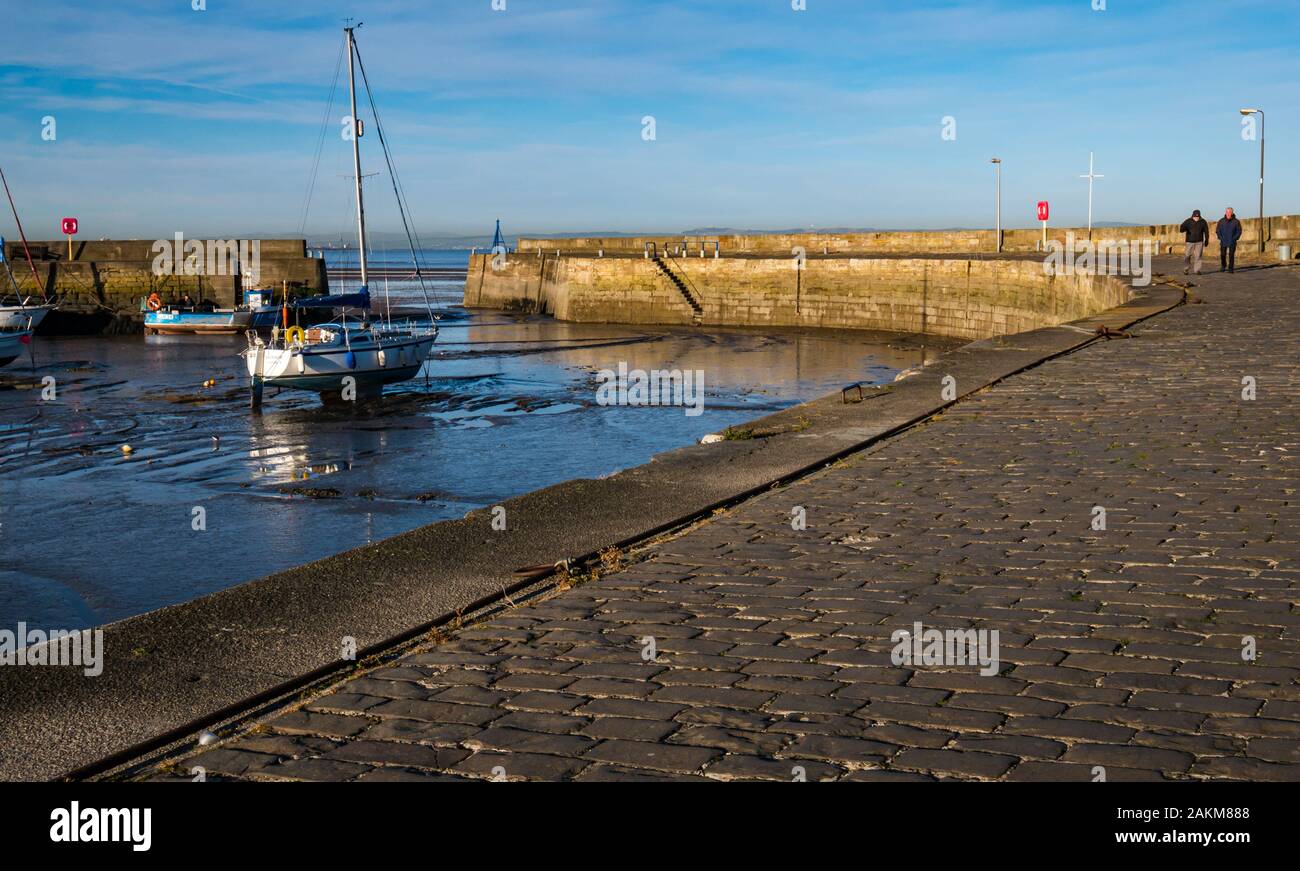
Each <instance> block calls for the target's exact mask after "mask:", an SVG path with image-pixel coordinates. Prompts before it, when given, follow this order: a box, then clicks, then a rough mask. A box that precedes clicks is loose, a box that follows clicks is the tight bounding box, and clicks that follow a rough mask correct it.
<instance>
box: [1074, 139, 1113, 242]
mask: <svg viewBox="0 0 1300 871" xmlns="http://www.w3.org/2000/svg"><path fill="white" fill-rule="evenodd" d="M1105 177H1106V176H1104V175H1098V174H1097V173H1095V172H1093V171H1092V152H1091V151H1089V152H1088V174H1087V175H1081V176H1079V178H1086V179H1087V180H1088V238H1089V239H1091V238H1092V180H1093V179H1095V178H1105Z"/></svg>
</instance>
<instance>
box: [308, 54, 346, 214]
mask: <svg viewBox="0 0 1300 871" xmlns="http://www.w3.org/2000/svg"><path fill="white" fill-rule="evenodd" d="M345 44H346V42H345ZM342 69H343V46H339V56H338V60H336V61H335V63H334V81H333V82H332V83H331V84H330V96H329V100H328V101H326V103H325V114H324V116H323V117H322V118H321V124H320V136H319V137H318V138H317V140H316V155H315V157H314V158H313V159H312V164H311V178H310V179H309V181H308V183H307V194H306V196H305V197H304V198H303V204H302V222H301V223H299V224H298V232H299V233H300V234H305V233H306V232H307V213H308V212H309V211H310V210H311V198H312V194H313V193H314V192H315V190H316V174H317V172H318V170H319V169H320V158H321V153H322V152H323V151H324V150H325V134H326V132H327V131H328V129H329V121H330V113H331V112H332V111H333V109H334V94H335V92H337V90H338V86H339V73H340V71H341V70H342Z"/></svg>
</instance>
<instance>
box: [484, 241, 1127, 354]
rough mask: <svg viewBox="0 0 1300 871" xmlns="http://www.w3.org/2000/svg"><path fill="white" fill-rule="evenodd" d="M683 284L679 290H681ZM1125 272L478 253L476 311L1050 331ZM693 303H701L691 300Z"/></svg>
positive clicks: (1117, 298)
mask: <svg viewBox="0 0 1300 871" xmlns="http://www.w3.org/2000/svg"><path fill="white" fill-rule="evenodd" d="M679 282H680V286H679ZM1129 295H1130V291H1129V284H1128V281H1127V279H1121V278H1117V277H1111V276H1106V275H1078V274H1074V275H1049V274H1048V273H1047V272H1046V271H1045V270H1044V268H1043V264H1042V262H1040V261H1038V260H985V259H977V258H963V257H951V258H923V257H917V258H881V257H876V258H873V257H830V258H809V259H807V260H806V261H804V262H803V264H802V266H801V267H797V266H796V264H795V262H794V261H793V260H792V259H791V258H790V257H788V256H786V257H744V258H732V257H720V258H717V259H714V258H712V257H705V258H682V259H675V258H665V259H664V260H663V261H662V265H661V264H660V262H657V261H655V260H652V259H645V258H643V257H637V256H623V257H591V256H568V255H564V254H560V255H555V254H550V255H546V254H541V255H539V254H537V253H532V254H527V253H524V254H511V255H506V256H497V257H495V258H494V257H493V255H490V254H483V255H475V256H474V257H473V258H472V259H471V262H470V268H469V275H468V277H467V279H466V282H465V297H464V302H465V305H466V306H469V307H484V308H500V309H510V310H519V311H530V312H543V313H546V314H551V315H554V316H555V317H557V318H560V319H561V320H571V321H583V322H604V323H631V324H692V323H698V324H710V325H717V326H755V327H757V326H782V327H789V326H804V327H834V328H849V329H870V330H890V331H896V332H912V333H928V334H934V335H941V336H951V337H955V338H964V339H982V338H988V337H989V336H995V335H1002V334H1006V333H1015V332H1020V331H1023V330H1032V329H1037V328H1039V327H1044V326H1053V325H1055V324H1059V323H1064V322H1066V321H1071V320H1076V319H1078V318H1082V317H1087V316H1089V315H1092V314H1095V313H1097V312H1101V311H1105V310H1106V309H1109V308H1113V307H1115V306H1117V305H1122V304H1123V303H1125V302H1127V301H1128V299H1129ZM692 301H693V302H694V305H693V304H692Z"/></svg>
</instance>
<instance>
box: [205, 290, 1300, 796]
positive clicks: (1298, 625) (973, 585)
mask: <svg viewBox="0 0 1300 871" xmlns="http://www.w3.org/2000/svg"><path fill="white" fill-rule="evenodd" d="M1197 281H1198V285H1199V286H1198V287H1197V288H1196V289H1195V290H1194V293H1195V294H1196V295H1198V296H1199V297H1200V298H1201V299H1202V300H1203V302H1200V303H1195V304H1190V305H1186V306H1183V307H1181V308H1177V309H1174V310H1173V311H1171V312H1169V313H1166V314H1164V315H1161V316H1159V317H1157V318H1155V319H1153V320H1150V321H1147V322H1145V323H1143V324H1141V325H1139V326H1138V327H1137V328H1135V330H1134V333H1135V335H1134V337H1133V338H1129V339H1115V340H1112V341H1105V342H1098V343H1096V344H1093V345H1091V346H1089V347H1087V348H1085V349H1083V350H1081V351H1078V352H1076V353H1073V354H1070V355H1068V356H1066V357H1062V358H1059V359H1057V360H1054V361H1050V362H1048V363H1045V364H1043V365H1041V366H1039V367H1037V368H1035V369H1032V370H1030V371H1028V372H1025V373H1022V374H1020V375H1017V376H1015V377H1013V378H1011V379H1008V380H1007V381H1004V382H1003V383H1001V384H999V385H997V386H996V387H994V388H992V389H990V390H987V391H985V392H983V393H981V394H979V395H977V396H975V397H974V398H972V399H970V400H968V401H965V402H962V403H959V404H958V405H957V406H955V407H954V408H953V409H951V410H950V411H948V412H947V413H945V414H943V415H942V416H940V417H938V418H937V419H935V420H934V421H933V422H931V423H929V424H927V425H925V426H923V427H921V428H918V429H915V430H913V431H911V432H908V433H905V434H903V435H901V436H899V437H896V438H894V439H891V440H889V441H887V442H884V443H882V444H880V445H877V446H876V447H875V448H873V449H870V450H867V451H864V452H862V453H861V454H858V455H855V456H854V457H852V458H850V459H849V460H847V461H845V462H842V463H840V464H837V465H836V466H834V467H832V468H830V469H827V470H825V471H824V472H821V473H818V474H817V475H814V476H812V477H809V478H806V479H804V480H802V481H800V482H798V483H796V484H794V485H792V486H790V487H787V488H784V489H781V490H776V491H772V492H770V493H768V494H766V495H764V496H762V497H760V498H756V499H753V500H751V501H749V502H747V503H745V504H743V505H741V506H739V507H738V508H736V509H735V510H733V511H731V512H729V513H727V514H725V515H721V516H719V517H717V518H716V519H715V520H713V521H712V522H710V523H707V524H705V525H702V526H700V527H698V528H696V529H694V530H693V531H691V532H689V533H687V534H685V535H682V536H680V537H678V538H676V539H673V540H670V541H667V542H665V543H662V544H659V545H657V546H655V547H654V548H652V549H651V550H650V551H649V555H648V558H647V559H645V560H643V561H641V562H638V563H636V564H634V565H632V566H630V567H628V568H627V569H625V570H623V571H620V572H616V573H614V574H610V575H607V576H606V577H604V578H602V579H600V580H598V581H595V582H593V583H589V584H586V585H581V586H578V587H574V588H572V589H569V590H567V591H565V592H564V593H562V594H559V595H558V596H555V597H553V598H551V599H549V600H547V601H544V602H541V603H538V604H535V605H532V606H529V607H521V608H519V609H517V610H514V611H512V612H509V613H508V614H506V615H504V616H500V617H498V618H495V619H492V620H491V621H489V622H487V623H485V624H482V625H480V626H477V627H472V628H470V629H467V630H464V631H461V632H459V633H456V634H455V635H453V636H452V637H451V639H450V640H449V641H448V642H446V643H444V644H442V645H441V646H438V647H436V648H433V649H431V650H428V651H426V652H421V653H415V654H411V655H408V656H406V657H404V658H402V659H400V660H397V661H394V662H393V663H391V664H389V665H387V666H384V667H381V668H379V669H378V670H376V671H373V672H371V673H369V674H368V675H366V676H364V677H360V678H354V679H351V680H348V681H346V682H345V683H342V684H340V685H339V686H337V687H336V688H334V689H333V690H332V691H331V692H329V693H328V694H325V695H323V696H321V697H319V698H316V699H315V700H314V701H312V702H311V703H309V704H308V705H306V706H305V707H303V708H302V709H299V710H294V711H291V712H288V713H284V714H282V715H280V716H278V717H277V718H276V719H274V720H273V721H271V722H270V723H269V724H267V725H266V726H264V727H261V728H260V729H259V730H258V731H257V732H255V733H253V734H249V735H246V736H243V737H239V738H236V739H233V740H232V741H230V742H227V743H225V744H224V745H219V746H217V747H215V748H212V749H208V750H206V751H205V752H203V753H201V754H200V755H198V756H196V757H193V758H192V759H190V760H186V761H184V763H183V765H184V766H186V767H188V766H193V765H200V766H203V767H204V768H205V769H206V770H207V772H208V773H209V776H212V777H219V776H223V775H224V776H232V777H244V778H253V779H309V780H317V779H328V780H361V781H373V780H407V779H436V778H464V777H467V778H494V779H512V780H513V779H545V780H551V779H576V780H608V779H643V778H645V779H651V778H712V779H717V780H732V779H750V778H757V779H771V780H796V779H799V778H801V777H806V779H808V780H823V779H839V780H920V779H931V778H963V779H965V778H975V779H1004V780H1044V779H1047V780H1095V779H1099V778H1101V777H1103V776H1104V777H1105V778H1106V779H1108V780H1115V781H1118V780H1127V779H1142V780H1161V779H1172V780H1181V779H1205V778H1232V779H1249V780H1255V779H1269V780H1272V779H1284V780H1300V684H1298V683H1297V676H1298V675H1300V610H1297V594H1296V590H1297V584H1298V582H1300V542H1298V541H1297V539H1298V537H1300V532H1297V523H1296V521H1297V507H1296V498H1297V497H1296V486H1297V475H1296V457H1297V455H1300V420H1298V418H1297V413H1296V402H1297V399H1298V398H1300V375H1298V374H1297V366H1296V351H1297V347H1298V338H1300V306H1297V302H1300V273H1298V272H1297V271H1296V270H1295V269H1270V270H1256V271H1245V272H1239V273H1237V274H1236V275H1234V276H1226V275H1224V276H1220V275H1207V276H1204V277H1200V278H1198V279H1197ZM940 365H941V364H940ZM1245 377H1250V378H1253V379H1255V385H1256V386H1255V389H1256V391H1257V394H1256V398H1255V399H1253V400H1249V399H1245V398H1243V389H1244V388H1243V378H1245ZM796 506H803V507H804V508H805V509H806V511H807V528H806V529H804V530H796V529H794V528H792V523H791V517H792V510H793V509H794V508H795V507H796ZM1097 507H1100V508H1103V509H1105V521H1106V522H1105V529H1094V528H1093V526H1094V522H1095V521H1096V520H1097V518H1098V517H1099V514H1098V513H1097V511H1096V508H1097ZM916 622H920V623H921V624H922V625H923V628H926V629H929V628H937V629H941V630H942V629H960V628H975V629H985V630H994V629H996V630H998V632H999V654H1000V655H999V659H1000V671H999V672H998V673H996V674H992V675H989V676H984V675H981V674H980V670H979V668H978V666H975V665H971V666H965V665H946V666H945V665H924V664H920V663H917V664H911V665H908V664H901V665H900V664H895V662H894V660H893V659H892V658H891V651H892V650H893V647H894V645H893V643H892V642H891V634H892V633H893V632H894V631H896V630H908V629H911V628H912V626H913V624H914V623H916ZM648 638H652V639H653V643H654V647H655V652H656V653H657V656H656V658H655V659H654V661H645V660H644V659H643V652H645V651H646V650H647V644H648V642H647V641H646V639H648ZM1251 647H1253V649H1254V653H1255V658H1254V659H1253V660H1252V659H1248V658H1243V653H1247V654H1248V653H1250V650H1251Z"/></svg>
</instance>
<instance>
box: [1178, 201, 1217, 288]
mask: <svg viewBox="0 0 1300 871" xmlns="http://www.w3.org/2000/svg"><path fill="white" fill-rule="evenodd" d="M1178 229H1179V230H1181V231H1182V233H1183V238H1184V239H1186V240H1187V247H1186V248H1185V249H1184V251H1183V275H1186V274H1187V272H1188V270H1189V269H1190V270H1191V271H1192V272H1195V273H1196V274H1197V275H1200V274H1201V254H1202V253H1203V252H1204V251H1205V243H1206V242H1209V241H1210V225H1209V224H1207V223H1205V219H1204V218H1202V217H1201V210H1200V209H1193V210H1192V216H1191V217H1190V218H1188V219H1187V220H1186V221H1183V223H1182V226H1180V227H1179V228H1178Z"/></svg>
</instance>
